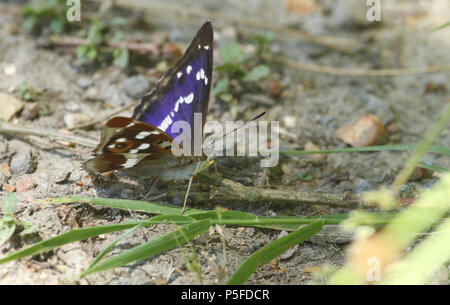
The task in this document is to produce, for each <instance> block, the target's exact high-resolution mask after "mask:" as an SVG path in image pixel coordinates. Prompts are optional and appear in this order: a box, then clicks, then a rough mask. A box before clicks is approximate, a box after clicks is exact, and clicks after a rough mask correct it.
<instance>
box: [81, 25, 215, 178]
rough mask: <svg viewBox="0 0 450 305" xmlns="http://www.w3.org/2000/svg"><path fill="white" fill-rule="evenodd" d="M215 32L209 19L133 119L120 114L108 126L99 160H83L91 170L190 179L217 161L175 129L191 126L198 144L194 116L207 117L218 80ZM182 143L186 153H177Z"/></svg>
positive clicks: (97, 150) (95, 153)
mask: <svg viewBox="0 0 450 305" xmlns="http://www.w3.org/2000/svg"><path fill="white" fill-rule="evenodd" d="M212 52H213V30H212V25H211V23H210V22H206V23H204V24H203V26H202V27H201V28H200V30H199V31H198V33H197V35H196V36H195V37H194V39H193V41H192V42H191V44H190V46H189V47H188V49H187V50H186V52H185V54H184V55H183V56H182V57H181V58H180V59H179V60H178V61H177V63H176V64H175V66H174V67H172V68H171V69H169V70H168V71H167V72H166V73H165V74H164V75H163V77H162V78H161V79H160V80H159V82H158V83H157V84H156V86H155V88H154V89H153V90H152V91H150V92H149V93H148V94H147V95H145V96H144V97H143V98H142V100H141V102H140V104H139V105H138V106H137V107H136V108H135V109H134V111H133V115H132V117H131V118H128V117H114V118H112V119H110V120H109V121H108V122H107V123H106V125H105V127H104V128H103V130H102V135H101V139H100V143H99V144H98V146H97V147H96V148H95V149H94V151H93V156H94V158H92V159H90V160H88V161H86V162H85V163H84V164H83V167H84V169H86V170H87V171H89V172H94V173H103V172H107V171H112V170H121V171H123V172H124V173H126V174H129V175H131V176H138V177H142V178H159V179H161V180H163V181H185V180H187V179H190V182H192V177H193V176H195V175H196V174H197V173H198V172H199V171H201V170H203V169H205V168H206V167H208V166H209V165H210V164H211V161H210V160H209V159H208V158H206V156H192V155H191V153H186V152H185V151H183V147H181V143H177V142H176V141H175V140H174V138H176V136H177V133H175V132H172V129H171V127H172V125H173V123H174V122H176V121H185V122H188V123H189V124H190V126H191V135H190V136H191V137H190V139H191V144H192V145H191V147H193V146H194V133H195V131H194V114H196V113H200V114H201V115H202V124H201V135H202V136H203V127H204V124H205V121H206V114H207V111H208V104H209V92H210V88H211V80H212V60H213V56H212V54H213V53H212ZM174 145H175V146H177V147H178V148H179V149H180V150H181V151H182V152H183V154H181V155H175V154H173V153H172V148H173V146H174Z"/></svg>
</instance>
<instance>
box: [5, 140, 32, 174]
mask: <svg viewBox="0 0 450 305" xmlns="http://www.w3.org/2000/svg"><path fill="white" fill-rule="evenodd" d="M36 166H37V164H36V162H35V160H34V158H33V154H32V151H31V149H29V148H27V147H24V148H23V149H22V150H19V151H18V152H17V153H16V154H15V155H14V156H13V157H12V158H11V163H10V164H9V167H10V171H11V173H12V174H14V175H23V174H31V173H33V172H34V171H35V170H36Z"/></svg>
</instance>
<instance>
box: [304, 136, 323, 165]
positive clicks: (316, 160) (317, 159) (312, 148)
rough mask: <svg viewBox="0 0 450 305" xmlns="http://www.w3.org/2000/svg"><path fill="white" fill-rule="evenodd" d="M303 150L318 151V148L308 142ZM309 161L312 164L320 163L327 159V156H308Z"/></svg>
mask: <svg viewBox="0 0 450 305" xmlns="http://www.w3.org/2000/svg"><path fill="white" fill-rule="evenodd" d="M305 150H309V151H318V150H320V148H319V147H318V146H317V145H316V144H314V143H313V142H311V141H308V142H307V143H306V144H305ZM309 159H310V160H311V161H312V162H313V163H320V162H322V161H324V160H326V159H327V155H325V154H315V155H310V156H309Z"/></svg>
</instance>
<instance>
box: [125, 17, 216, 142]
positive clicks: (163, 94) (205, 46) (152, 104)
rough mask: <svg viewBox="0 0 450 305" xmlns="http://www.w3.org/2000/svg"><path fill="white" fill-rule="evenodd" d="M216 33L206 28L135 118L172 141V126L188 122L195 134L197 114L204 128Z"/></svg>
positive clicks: (206, 26)
mask: <svg viewBox="0 0 450 305" xmlns="http://www.w3.org/2000/svg"><path fill="white" fill-rule="evenodd" d="M212 52H213V30H212V25H211V23H210V22H206V23H205V24H203V26H202V27H201V29H200V30H199V31H198V33H197V35H196V36H195V38H194V39H193V41H192V43H191V45H190V46H189V47H188V49H187V50H186V52H185V54H184V55H183V57H181V58H180V59H179V60H178V61H177V63H176V64H175V66H174V67H173V68H171V69H170V70H169V71H167V73H166V74H165V75H164V76H163V77H162V78H161V80H160V81H159V82H158V84H157V85H156V87H155V89H154V90H152V91H151V92H150V93H149V94H147V95H146V96H144V97H143V98H142V100H141V103H140V104H139V105H138V106H137V107H136V108H135V109H134V112H133V118H134V119H136V120H139V121H142V122H145V123H148V124H150V125H154V126H157V127H158V128H160V129H161V130H163V131H165V132H167V134H169V135H170V136H171V137H172V138H175V137H176V136H177V134H176V133H175V134H174V133H172V132H171V126H172V124H173V122H175V121H178V120H183V121H187V122H188V123H189V124H190V126H191V133H192V135H193V132H194V130H193V129H194V113H201V114H202V119H203V121H202V128H203V125H204V123H205V120H206V113H207V111H208V101H209V92H210V88H211V77H212V60H213V53H212ZM192 139H193V137H192Z"/></svg>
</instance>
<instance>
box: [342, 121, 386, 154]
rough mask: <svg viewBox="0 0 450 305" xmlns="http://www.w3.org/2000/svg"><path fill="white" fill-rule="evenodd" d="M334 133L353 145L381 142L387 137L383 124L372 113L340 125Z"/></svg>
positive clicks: (368, 144) (361, 145)
mask: <svg viewBox="0 0 450 305" xmlns="http://www.w3.org/2000/svg"><path fill="white" fill-rule="evenodd" d="M335 135H336V137H337V138H338V139H339V140H341V141H343V142H345V143H347V144H350V145H351V146H353V147H365V146H371V145H377V144H383V143H385V142H386V140H387V138H388V137H387V133H386V130H385V129H384V126H383V124H381V122H380V120H379V119H378V117H376V116H375V115H373V114H365V115H362V116H361V117H360V118H359V119H358V120H357V121H356V122H355V123H352V124H348V125H344V126H342V127H340V128H339V129H338V130H336V133H335Z"/></svg>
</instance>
